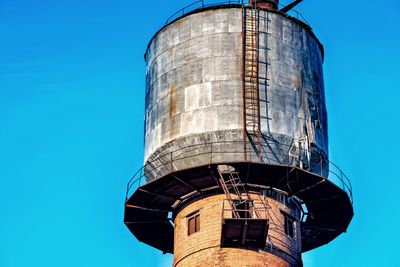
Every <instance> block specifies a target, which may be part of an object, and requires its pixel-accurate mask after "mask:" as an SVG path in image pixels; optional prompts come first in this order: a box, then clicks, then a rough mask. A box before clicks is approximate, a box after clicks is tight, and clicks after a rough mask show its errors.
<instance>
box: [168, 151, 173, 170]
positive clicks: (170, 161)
mask: <svg viewBox="0 0 400 267" xmlns="http://www.w3.org/2000/svg"><path fill="white" fill-rule="evenodd" d="M169 163H170V171H171V172H172V151H171V152H170V160H169Z"/></svg>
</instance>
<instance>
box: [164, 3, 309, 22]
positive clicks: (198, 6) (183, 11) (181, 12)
mask: <svg viewBox="0 0 400 267" xmlns="http://www.w3.org/2000/svg"><path fill="white" fill-rule="evenodd" d="M231 4H237V5H249V3H248V1H244V0H229V1H205V0H198V1H195V2H193V3H191V4H189V5H187V6H185V7H183V8H181V9H179V10H178V11H176V12H175V13H173V14H172V15H171V16H169V17H168V18H167V20H166V21H165V24H164V26H165V25H168V24H169V23H171V22H172V21H174V20H175V19H178V18H180V17H183V16H185V15H186V14H188V13H190V12H193V11H195V10H197V9H201V8H206V7H213V6H219V5H231ZM279 6H280V7H284V6H285V5H282V4H279ZM287 14H288V15H289V16H291V17H293V18H295V19H297V20H299V21H302V22H304V23H305V24H306V25H308V26H310V24H309V23H308V21H307V20H306V18H305V17H304V16H303V15H302V14H301V13H300V12H298V11H297V10H295V9H291V10H290V11H289V12H287Z"/></svg>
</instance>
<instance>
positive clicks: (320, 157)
mask: <svg viewBox="0 0 400 267" xmlns="http://www.w3.org/2000/svg"><path fill="white" fill-rule="evenodd" d="M319 161H320V166H321V176H323V174H322V168H323V167H322V166H323V162H322V155H319Z"/></svg>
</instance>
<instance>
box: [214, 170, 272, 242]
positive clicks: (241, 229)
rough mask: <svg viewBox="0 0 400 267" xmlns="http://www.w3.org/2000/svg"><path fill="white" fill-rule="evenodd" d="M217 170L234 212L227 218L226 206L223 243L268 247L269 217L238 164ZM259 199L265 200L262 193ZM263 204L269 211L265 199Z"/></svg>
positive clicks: (223, 214)
mask: <svg viewBox="0 0 400 267" xmlns="http://www.w3.org/2000/svg"><path fill="white" fill-rule="evenodd" d="M217 170H218V173H219V181H220V184H221V187H222V189H223V191H224V193H225V196H226V200H228V202H229V205H230V210H231V211H232V217H230V216H229V215H228V216H227V217H226V214H225V211H226V210H225V209H224V207H223V206H222V229H221V246H222V247H225V246H230V247H236V246H239V247H240V246H249V245H250V246H252V247H262V248H263V247H265V244H266V239H267V235H268V227H269V223H268V222H269V219H268V217H269V216H267V215H266V214H265V215H264V216H261V214H260V213H259V210H258V209H257V208H256V206H255V203H254V202H253V200H252V199H251V196H250V194H249V192H248V191H247V190H246V187H245V185H244V184H243V183H242V181H241V179H240V176H239V172H238V171H236V170H235V169H234V167H232V166H229V165H218V166H217ZM231 194H235V195H236V197H235V198H233V197H232V195H231ZM259 198H260V200H261V197H260V196H259ZM261 203H262V205H263V208H264V210H265V211H266V209H267V208H268V207H267V206H266V204H265V203H264V202H263V201H262V200H261Z"/></svg>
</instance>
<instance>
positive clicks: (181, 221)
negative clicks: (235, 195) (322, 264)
mask: <svg viewBox="0 0 400 267" xmlns="http://www.w3.org/2000/svg"><path fill="white" fill-rule="evenodd" d="M273 195H274V198H271V197H266V196H265V194H264V195H261V194H258V193H254V192H253V193H251V196H252V199H253V200H254V205H259V204H260V202H261V201H262V202H264V203H265V204H266V206H267V207H268V210H267V213H265V214H264V215H263V216H265V217H266V218H267V219H268V220H269V229H268V237H267V241H266V244H265V246H261V247H249V246H247V247H246V246H240V247H239V246H236V247H221V232H222V225H223V222H224V218H227V217H230V218H231V217H232V213H231V212H230V211H226V204H225V203H226V202H227V201H226V200H225V198H226V197H225V195H216V196H211V197H207V198H203V199H201V200H197V201H195V202H192V203H191V204H189V205H187V206H185V207H184V208H182V209H181V210H180V211H179V212H178V213H177V215H176V217H175V219H174V224H175V233H174V264H173V266H174V267H186V266H188V267H195V266H199V267H200V266H201V267H213V266H224V267H225V266H226V267H228V266H235V267H236V266H237V267H239V266H240V267H241V266H252V267H253V266H260V267H261V266H273V267H275V266H276V267H297V266H302V261H301V236H300V222H299V219H300V208H299V206H298V205H297V203H295V201H288V200H287V199H286V197H285V196H284V195H283V194H279V193H276V192H274V193H273ZM257 202H258V203H257ZM223 210H224V212H223ZM287 218H290V220H289V222H290V223H293V228H292V230H293V232H291V233H288V230H287V228H286V230H285V227H287V224H288V222H287Z"/></svg>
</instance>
